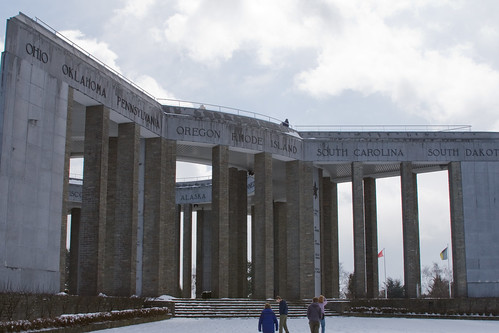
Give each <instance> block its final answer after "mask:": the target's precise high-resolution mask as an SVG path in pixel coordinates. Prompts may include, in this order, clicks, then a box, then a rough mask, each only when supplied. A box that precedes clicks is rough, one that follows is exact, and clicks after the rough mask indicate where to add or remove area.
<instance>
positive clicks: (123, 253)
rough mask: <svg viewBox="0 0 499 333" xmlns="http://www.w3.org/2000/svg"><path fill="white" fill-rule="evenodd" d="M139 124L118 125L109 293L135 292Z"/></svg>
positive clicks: (109, 235) (132, 293)
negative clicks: (110, 291)
mask: <svg viewBox="0 0 499 333" xmlns="http://www.w3.org/2000/svg"><path fill="white" fill-rule="evenodd" d="M139 147H140V127H139V126H138V125H137V124H136V123H123V124H119V126H118V150H117V160H116V163H117V169H116V198H115V203H116V206H115V213H114V216H115V219H116V221H115V223H114V230H113V233H112V234H108V236H107V237H106V238H107V239H111V238H112V239H113V240H114V249H113V257H114V261H113V265H112V266H111V269H112V271H113V288H112V291H113V293H112V295H115V296H131V295H135V294H136V276H137V274H136V261H137V219H138V193H139Z"/></svg>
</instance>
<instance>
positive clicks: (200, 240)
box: [196, 210, 205, 298]
mask: <svg viewBox="0 0 499 333" xmlns="http://www.w3.org/2000/svg"><path fill="white" fill-rule="evenodd" d="M204 217H205V214H204V210H198V211H197V212H196V298H201V296H202V293H203V291H204V290H205V289H203V288H204V284H203V281H204V278H203V277H204V272H205V269H204V268H205V267H204V263H205V260H204V253H205V248H204V246H205V240H204V236H205V233H204V228H205V218H204Z"/></svg>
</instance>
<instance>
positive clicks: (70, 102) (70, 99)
mask: <svg viewBox="0 0 499 333" xmlns="http://www.w3.org/2000/svg"><path fill="white" fill-rule="evenodd" d="M73 93H74V90H73V88H68V103H67V117H66V148H65V153H64V179H63V183H62V218H61V245H60V248H59V253H60V261H59V271H60V280H59V281H60V282H59V285H60V287H59V289H60V290H61V291H63V290H64V289H65V288H66V287H65V285H66V280H67V279H68V276H66V247H67V246H66V238H67V237H66V236H67V232H68V228H67V226H68V210H67V203H68V187H69V164H70V159H71V144H72V142H71V141H72V140H71V129H72V114H73ZM1 140H2V139H1V138H0V141H1ZM0 146H1V144H0ZM0 152H1V149H0Z"/></svg>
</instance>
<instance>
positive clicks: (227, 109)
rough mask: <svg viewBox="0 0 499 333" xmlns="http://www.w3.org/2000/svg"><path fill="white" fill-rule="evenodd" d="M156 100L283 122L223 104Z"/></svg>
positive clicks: (171, 99)
mask: <svg viewBox="0 0 499 333" xmlns="http://www.w3.org/2000/svg"><path fill="white" fill-rule="evenodd" d="M156 100H157V101H159V102H162V101H167V102H168V104H166V105H169V106H178V107H188V108H195V109H203V110H204V109H205V110H210V111H218V112H225V113H231V114H236V115H238V116H246V117H250V118H255V119H260V120H265V121H269V122H273V123H277V124H281V123H282V122H283V121H282V120H280V119H277V118H274V117H270V116H267V115H264V114H261V113H257V112H253V111H247V110H242V109H237V108H233V107H230V106H222V105H216V104H209V103H201V102H193V101H182V100H178V99H173V98H157V99H156Z"/></svg>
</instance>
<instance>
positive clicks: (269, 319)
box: [258, 303, 279, 333]
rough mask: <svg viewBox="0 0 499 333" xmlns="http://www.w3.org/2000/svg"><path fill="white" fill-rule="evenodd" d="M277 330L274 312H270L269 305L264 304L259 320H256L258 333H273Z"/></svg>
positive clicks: (277, 325)
mask: <svg viewBox="0 0 499 333" xmlns="http://www.w3.org/2000/svg"><path fill="white" fill-rule="evenodd" d="M274 326H275V329H274ZM278 328H279V324H278V323H277V317H276V316H275V313H274V311H272V309H271V307H270V304H269V303H265V308H264V309H263V311H262V313H261V314H260V319H259V320H258V332H263V333H274V332H275V331H277V329H278ZM262 329H263V330H262Z"/></svg>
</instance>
